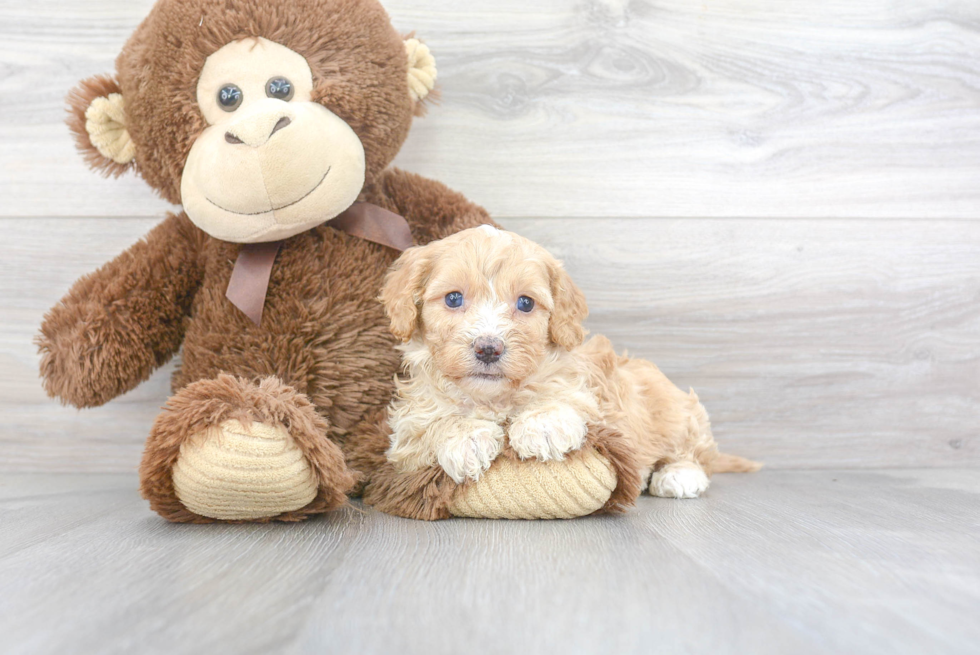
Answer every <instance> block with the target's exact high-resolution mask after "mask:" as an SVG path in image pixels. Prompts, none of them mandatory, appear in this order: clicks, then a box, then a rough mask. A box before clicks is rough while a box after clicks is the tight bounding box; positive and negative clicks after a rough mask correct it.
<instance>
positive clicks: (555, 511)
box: [449, 448, 616, 519]
mask: <svg viewBox="0 0 980 655" xmlns="http://www.w3.org/2000/svg"><path fill="white" fill-rule="evenodd" d="M615 488H616V472H615V470H613V467H612V464H610V463H609V460H607V459H606V458H605V457H603V456H602V455H600V454H599V453H597V452H596V451H595V450H593V449H591V448H589V449H586V450H584V451H580V452H578V453H573V454H571V455H569V456H568V457H566V458H565V459H564V460H562V461H560V462H554V461H552V462H539V461H537V460H527V461H515V460H512V459H507V458H499V459H497V461H496V462H494V464H493V466H491V467H490V468H489V469H488V470H487V472H486V473H484V474H483V477H482V478H480V480H479V482H476V483H473V484H470V485H467V486H465V487H460V488H459V490H458V491H457V492H456V495H455V496H454V497H453V501H452V504H451V505H450V506H449V511H450V513H451V514H453V516H465V517H470V518H488V519H571V518H576V517H578V516H585V515H587V514H591V513H592V512H595V511H597V510H599V509H602V506H603V505H605V504H606V501H607V500H609V497H610V496H611V495H612V492H613V490H614V489H615Z"/></svg>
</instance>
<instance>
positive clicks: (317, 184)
mask: <svg viewBox="0 0 980 655" xmlns="http://www.w3.org/2000/svg"><path fill="white" fill-rule="evenodd" d="M331 168H333V167H332V166H327V172H326V173H324V174H323V177H321V178H320V181H319V182H317V183H316V185H315V186H314V187H313V188H312V189H310V190H309V191H307V192H306V193H304V194H303V195H302V196H301V197H299V198H297V199H296V200H293V201H292V202H287V203H286V204H285V205H279V206H278V207H272V208H271V209H263V210H262V211H260V212H236V211H235V210H234V209H228V208H227V207H222V206H221V205H219V204H218V203H216V202H215V201H213V200H211V199H210V198H208V197H207V196H204V198H205V200H207V201H208V202H210V203H211V204H212V205H214V206H215V207H217V208H218V209H221V210H222V211H226V212H229V213H231V214H238V215H239V216H258V215H259V214H269V213H271V212H277V211H279V210H280V209H285V208H286V207H292V206H293V205H295V204H296V203H298V202H300V201H302V200H305V199H306V198H307V197H309V195H310V194H311V193H313V192H314V191H316V190H317V189H319V188H320V185H321V184H323V181H324V180H325V179H327V175H330V169H331Z"/></svg>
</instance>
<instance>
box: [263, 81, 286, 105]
mask: <svg viewBox="0 0 980 655" xmlns="http://www.w3.org/2000/svg"><path fill="white" fill-rule="evenodd" d="M265 94H266V95H267V96H269V97H270V98H276V99H277V100H285V101H286V102H289V99H290V98H292V97H293V83H292V82H290V81H289V80H287V79H286V78H285V77H273V78H272V79H271V80H269V81H268V82H266V83H265Z"/></svg>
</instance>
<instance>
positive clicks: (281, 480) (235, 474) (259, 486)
mask: <svg viewBox="0 0 980 655" xmlns="http://www.w3.org/2000/svg"><path fill="white" fill-rule="evenodd" d="M327 428H328V426H327V423H326V421H325V419H323V418H322V417H321V416H320V415H319V414H317V412H316V410H315V409H314V407H313V405H312V404H311V403H310V402H309V400H307V398H306V396H304V395H303V394H301V393H298V392H296V391H295V390H293V389H292V388H290V387H287V386H286V385H284V384H283V383H282V382H280V381H279V380H278V379H276V378H272V377H269V378H265V379H263V380H261V381H259V382H258V383H253V382H249V381H246V380H244V379H242V378H235V377H232V376H230V375H219V376H218V377H217V378H215V379H213V380H201V381H198V382H195V383H193V384H190V385H188V386H187V387H185V388H183V389H181V390H180V391H179V392H177V394H176V395H174V396H173V397H172V398H171V399H170V400H169V401H168V403H167V405H166V407H165V408H164V411H163V412H162V413H161V414H160V415H159V416H158V417H157V420H156V421H155V422H154V424H153V429H152V430H151V432H150V437H149V439H148V440H147V442H146V450H145V451H144V453H143V462H142V464H141V465H140V491H141V493H142V494H143V497H144V498H146V499H147V500H149V501H150V507H152V508H153V509H154V510H155V511H156V512H158V513H159V514H160V515H161V516H163V517H164V518H165V519H167V520H169V521H176V522H183V523H208V522H212V521H236V522H237V521H260V522H264V521H299V520H302V519H305V518H307V517H308V516H310V515H312V514H320V513H323V512H327V511H329V510H332V509H334V508H336V507H339V506H340V505H343V504H344V503H345V502H346V501H347V492H348V490H350V489H351V487H352V486H353V484H354V478H353V476H352V475H351V473H350V471H349V470H348V469H347V465H346V464H345V463H344V456H343V453H342V452H341V450H340V448H339V447H338V446H337V445H336V444H334V443H333V442H332V441H330V440H329V439H328V438H327V436H326V434H327Z"/></svg>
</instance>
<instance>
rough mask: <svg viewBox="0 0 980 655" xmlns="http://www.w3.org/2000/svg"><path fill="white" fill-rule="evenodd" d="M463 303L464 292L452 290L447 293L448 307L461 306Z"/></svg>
mask: <svg viewBox="0 0 980 655" xmlns="http://www.w3.org/2000/svg"><path fill="white" fill-rule="evenodd" d="M462 304H463V294H461V293H460V292H459V291H450V292H449V293H447V294H446V307H452V308H453V309H455V308H456V307H460V306H461V305H462Z"/></svg>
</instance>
